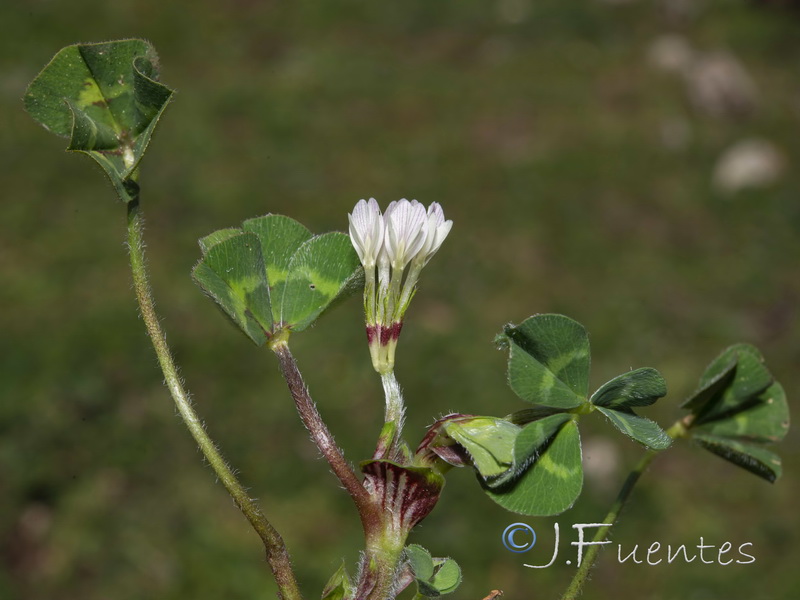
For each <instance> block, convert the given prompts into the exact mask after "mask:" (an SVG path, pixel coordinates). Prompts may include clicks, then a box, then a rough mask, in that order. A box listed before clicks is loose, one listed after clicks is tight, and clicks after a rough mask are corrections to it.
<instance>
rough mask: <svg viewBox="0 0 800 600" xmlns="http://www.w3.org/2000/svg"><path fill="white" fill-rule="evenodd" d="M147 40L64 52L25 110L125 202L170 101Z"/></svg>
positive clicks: (30, 92)
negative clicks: (97, 169)
mask: <svg viewBox="0 0 800 600" xmlns="http://www.w3.org/2000/svg"><path fill="white" fill-rule="evenodd" d="M157 79H158V57H157V55H156V52H155V49H154V48H153V47H152V46H151V45H150V44H149V43H148V42H147V41H145V40H137V39H130V40H120V41H114V42H104V43H99V44H75V45H72V46H67V47H66V48H63V49H62V50H60V51H59V52H58V53H57V54H56V55H55V56H54V57H53V59H52V60H51V61H50V63H48V65H47V66H46V67H45V68H44V69H43V70H42V72H41V73H39V75H38V76H37V77H36V79H34V80H33V82H32V83H31V84H30V86H28V89H27V91H26V93H25V98H24V101H25V108H26V110H27V111H28V113H29V114H30V115H31V116H32V117H33V118H34V119H35V120H36V121H38V122H39V123H41V124H42V125H43V126H44V127H45V128H46V129H48V130H49V131H52V132H53V133H55V134H57V135H60V136H64V137H69V138H70V143H69V146H68V150H71V151H74V152H83V153H85V154H87V155H89V156H91V157H92V158H93V159H94V160H95V161H97V163H98V164H99V165H100V166H101V167H102V168H103V170H104V171H105V172H106V175H108V177H109V179H110V180H111V183H112V184H113V185H114V188H115V190H116V191H117V194H118V195H119V197H120V198H121V199H122V200H123V201H124V202H129V201H131V200H133V199H135V198H136V197H137V196H138V185H137V184H136V182H135V174H136V169H137V168H138V166H139V162H140V161H141V159H142V156H143V155H144V153H145V150H146V149H147V146H148V144H149V143H150V138H151V137H152V135H153V131H154V130H155V128H156V125H157V124H158V121H159V119H160V118H161V115H162V114H163V112H164V110H165V108H166V106H167V104H168V103H169V100H170V98H171V96H172V93H173V92H172V90H170V89H169V88H167V87H166V86H164V85H162V84H160V83H158V81H157Z"/></svg>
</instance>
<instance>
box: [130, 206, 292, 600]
mask: <svg viewBox="0 0 800 600" xmlns="http://www.w3.org/2000/svg"><path fill="white" fill-rule="evenodd" d="M128 252H129V255H130V263H131V271H132V273H133V286H134V290H135V291H136V298H137V300H138V301H139V310H140V312H141V315H142V320H143V321H144V324H145V327H146V328H147V333H148V335H149V336H150V339H151V340H152V342H153V348H154V349H155V351H156V356H157V357H158V363H159V365H160V366H161V371H162V372H163V373H164V379H165V382H166V385H167V388H168V389H169V391H170V394H171V395H172V398H173V399H174V400H175V406H176V407H177V409H178V412H179V413H180V415H181V418H182V419H183V422H184V423H186V427H188V428H189V431H190V433H191V434H192V437H193V438H194V439H195V441H196V442H197V444H198V446H200V450H201V451H202V452H203V456H205V457H206V460H208V462H209V464H210V465H211V468H212V469H214V473H216V475H217V477H218V478H219V479H220V481H222V484H223V485H224V486H225V489H226V490H228V493H229V494H230V495H231V496H232V497H233V500H234V502H235V503H236V506H237V507H238V508H239V510H241V511H242V513H243V514H244V516H245V517H246V518H247V520H248V521H249V522H250V525H251V526H252V527H253V529H255V531H256V533H258V535H259V537H260V538H261V540H262V542H264V548H265V549H266V553H267V562H268V563H269V566H270V568H271V569H272V574H273V576H274V577H275V582H276V583H277V584H278V594H279V596H280V597H281V598H282V599H283V600H301V599H302V595H301V594H300V589H299V587H298V585H297V580H296V578H295V575H294V571H293V570H292V565H291V562H290V561H289V553H288V552H287V550H286V545H285V544H284V542H283V539H282V538H281V536H280V534H279V533H278V532H277V531H276V530H275V528H274V527H273V526H272V524H270V522H269V521H268V520H267V518H266V517H265V516H264V513H262V512H261V509H260V508H259V507H258V505H257V504H256V502H255V501H254V500H253V499H252V498H250V497H249V496H248V495H247V492H246V490H245V489H244V488H243V487H242V484H241V483H239V481H238V480H237V479H236V476H235V475H234V474H233V471H232V470H231V469H230V467H229V466H228V465H227V464H226V463H225V460H224V459H223V458H222V455H221V454H220V452H219V450H218V449H217V447H216V446H215V445H214V442H213V441H212V440H211V438H210V437H209V436H208V434H207V433H206V430H205V428H204V427H203V424H202V422H201V421H200V419H199V417H198V416H197V413H196V412H195V411H194V409H193V408H192V403H191V399H190V397H189V394H188V393H187V392H186V390H185V389H184V387H183V384H182V383H181V378H180V376H179V375H178V369H177V368H176V366H175V362H174V361H173V359H172V355H171V353H170V351H169V346H168V345H167V339H166V336H165V335H164V331H163V330H162V329H161V324H160V323H159V320H158V315H157V314H156V310H155V303H154V301H153V296H152V292H151V290H150V285H149V283H148V281H147V267H146V264H145V258H144V241H143V219H142V214H141V209H140V208H139V200H138V199H136V200H133V201H131V202H129V203H128Z"/></svg>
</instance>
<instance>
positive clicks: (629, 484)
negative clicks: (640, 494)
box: [561, 420, 687, 600]
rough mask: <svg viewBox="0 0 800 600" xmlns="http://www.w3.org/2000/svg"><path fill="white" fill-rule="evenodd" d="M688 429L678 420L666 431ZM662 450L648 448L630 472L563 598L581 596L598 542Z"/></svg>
mask: <svg viewBox="0 0 800 600" xmlns="http://www.w3.org/2000/svg"><path fill="white" fill-rule="evenodd" d="M686 430H687V421H686V420H678V421H676V422H675V423H674V424H673V425H672V427H670V428H669V429H667V431H666V433H667V435H669V436H670V437H671V438H672V439H676V438H679V437H684V436H685V435H686ZM660 452H662V451H656V450H648V451H647V452H646V453H645V455H644V456H643V457H642V458H641V460H640V461H639V463H638V464H637V465H636V466H635V467H634V469H633V470H632V471H631V472H630V473H629V474H628V477H627V479H626V480H625V483H624V484H623V485H622V489H621V490H620V491H619V494H617V499H616V500H614V504H612V505H611V509H610V510H609V511H608V514H607V515H606V517H605V518H604V519H603V523H605V524H606V527H600V528H599V529H598V530H597V533H596V534H595V536H594V538H593V539H592V542H593V543H595V544H594V545H592V546H590V547H589V549H588V550H587V551H586V554H585V555H584V557H583V560H582V561H581V564H580V566H579V567H578V570H577V571H576V572H575V575H574V577H573V578H572V581H571V582H570V584H569V587H568V588H567V591H566V592H564V595H563V596H562V597H561V600H575V599H576V598H578V597H579V596H580V594H581V591H582V590H583V586H584V584H585V583H586V580H587V579H588V577H589V571H591V569H592V566H594V563H595V561H596V560H597V554H598V552H599V551H600V545H598V544H597V542H603V541H605V539H606V537H607V536H608V532H609V530H610V529H611V526H612V525H614V524H615V523H616V522H617V519H618V518H619V514H620V512H621V511H622V509H623V507H624V506H625V503H626V502H627V501H628V498H629V497H630V495H631V492H632V491H633V488H634V487H635V486H636V484H637V483H638V482H639V478H640V477H641V476H642V475H643V474H644V472H645V471H646V470H647V467H649V466H650V463H651V462H653V459H654V458H655V457H656V456H657V455H658V454H659V453H660Z"/></svg>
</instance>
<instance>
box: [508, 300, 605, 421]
mask: <svg viewBox="0 0 800 600" xmlns="http://www.w3.org/2000/svg"><path fill="white" fill-rule="evenodd" d="M504 333H505V335H506V337H507V338H508V340H509V341H510V342H511V343H510V354H509V360H508V382H509V384H510V385H511V389H513V390H514V392H515V393H516V394H517V395H518V396H519V397H520V398H522V399H523V400H527V401H528V402H533V403H534V404H540V405H543V406H550V407H555V408H563V409H570V408H575V407H577V406H579V405H581V404H582V403H583V402H585V400H586V395H587V394H588V389H589V365H590V356H589V337H588V335H587V334H586V330H585V329H584V328H583V326H582V325H581V324H580V323H578V322H576V321H573V320H572V319H570V318H568V317H565V316H563V315H554V314H545V315H535V316H533V317H530V318H528V319H526V320H525V321H523V322H522V323H521V324H520V325H516V326H514V325H509V326H507V327H506V328H505V332H504Z"/></svg>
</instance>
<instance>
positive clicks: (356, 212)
mask: <svg viewBox="0 0 800 600" xmlns="http://www.w3.org/2000/svg"><path fill="white" fill-rule="evenodd" d="M348 220H349V222H350V229H349V231H350V241H351V242H352V244H353V247H354V248H355V250H356V253H357V254H358V258H359V259H360V260H361V263H362V264H363V265H364V266H365V267H371V266H374V265H375V260H376V258H377V255H378V252H379V250H380V247H381V244H382V243H383V219H382V217H381V210H380V207H379V206H378V203H377V201H376V200H375V198H370V199H369V202H367V201H366V200H359V201H358V202H357V203H356V205H355V207H354V208H353V212H352V213H351V214H349V215H348Z"/></svg>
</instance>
